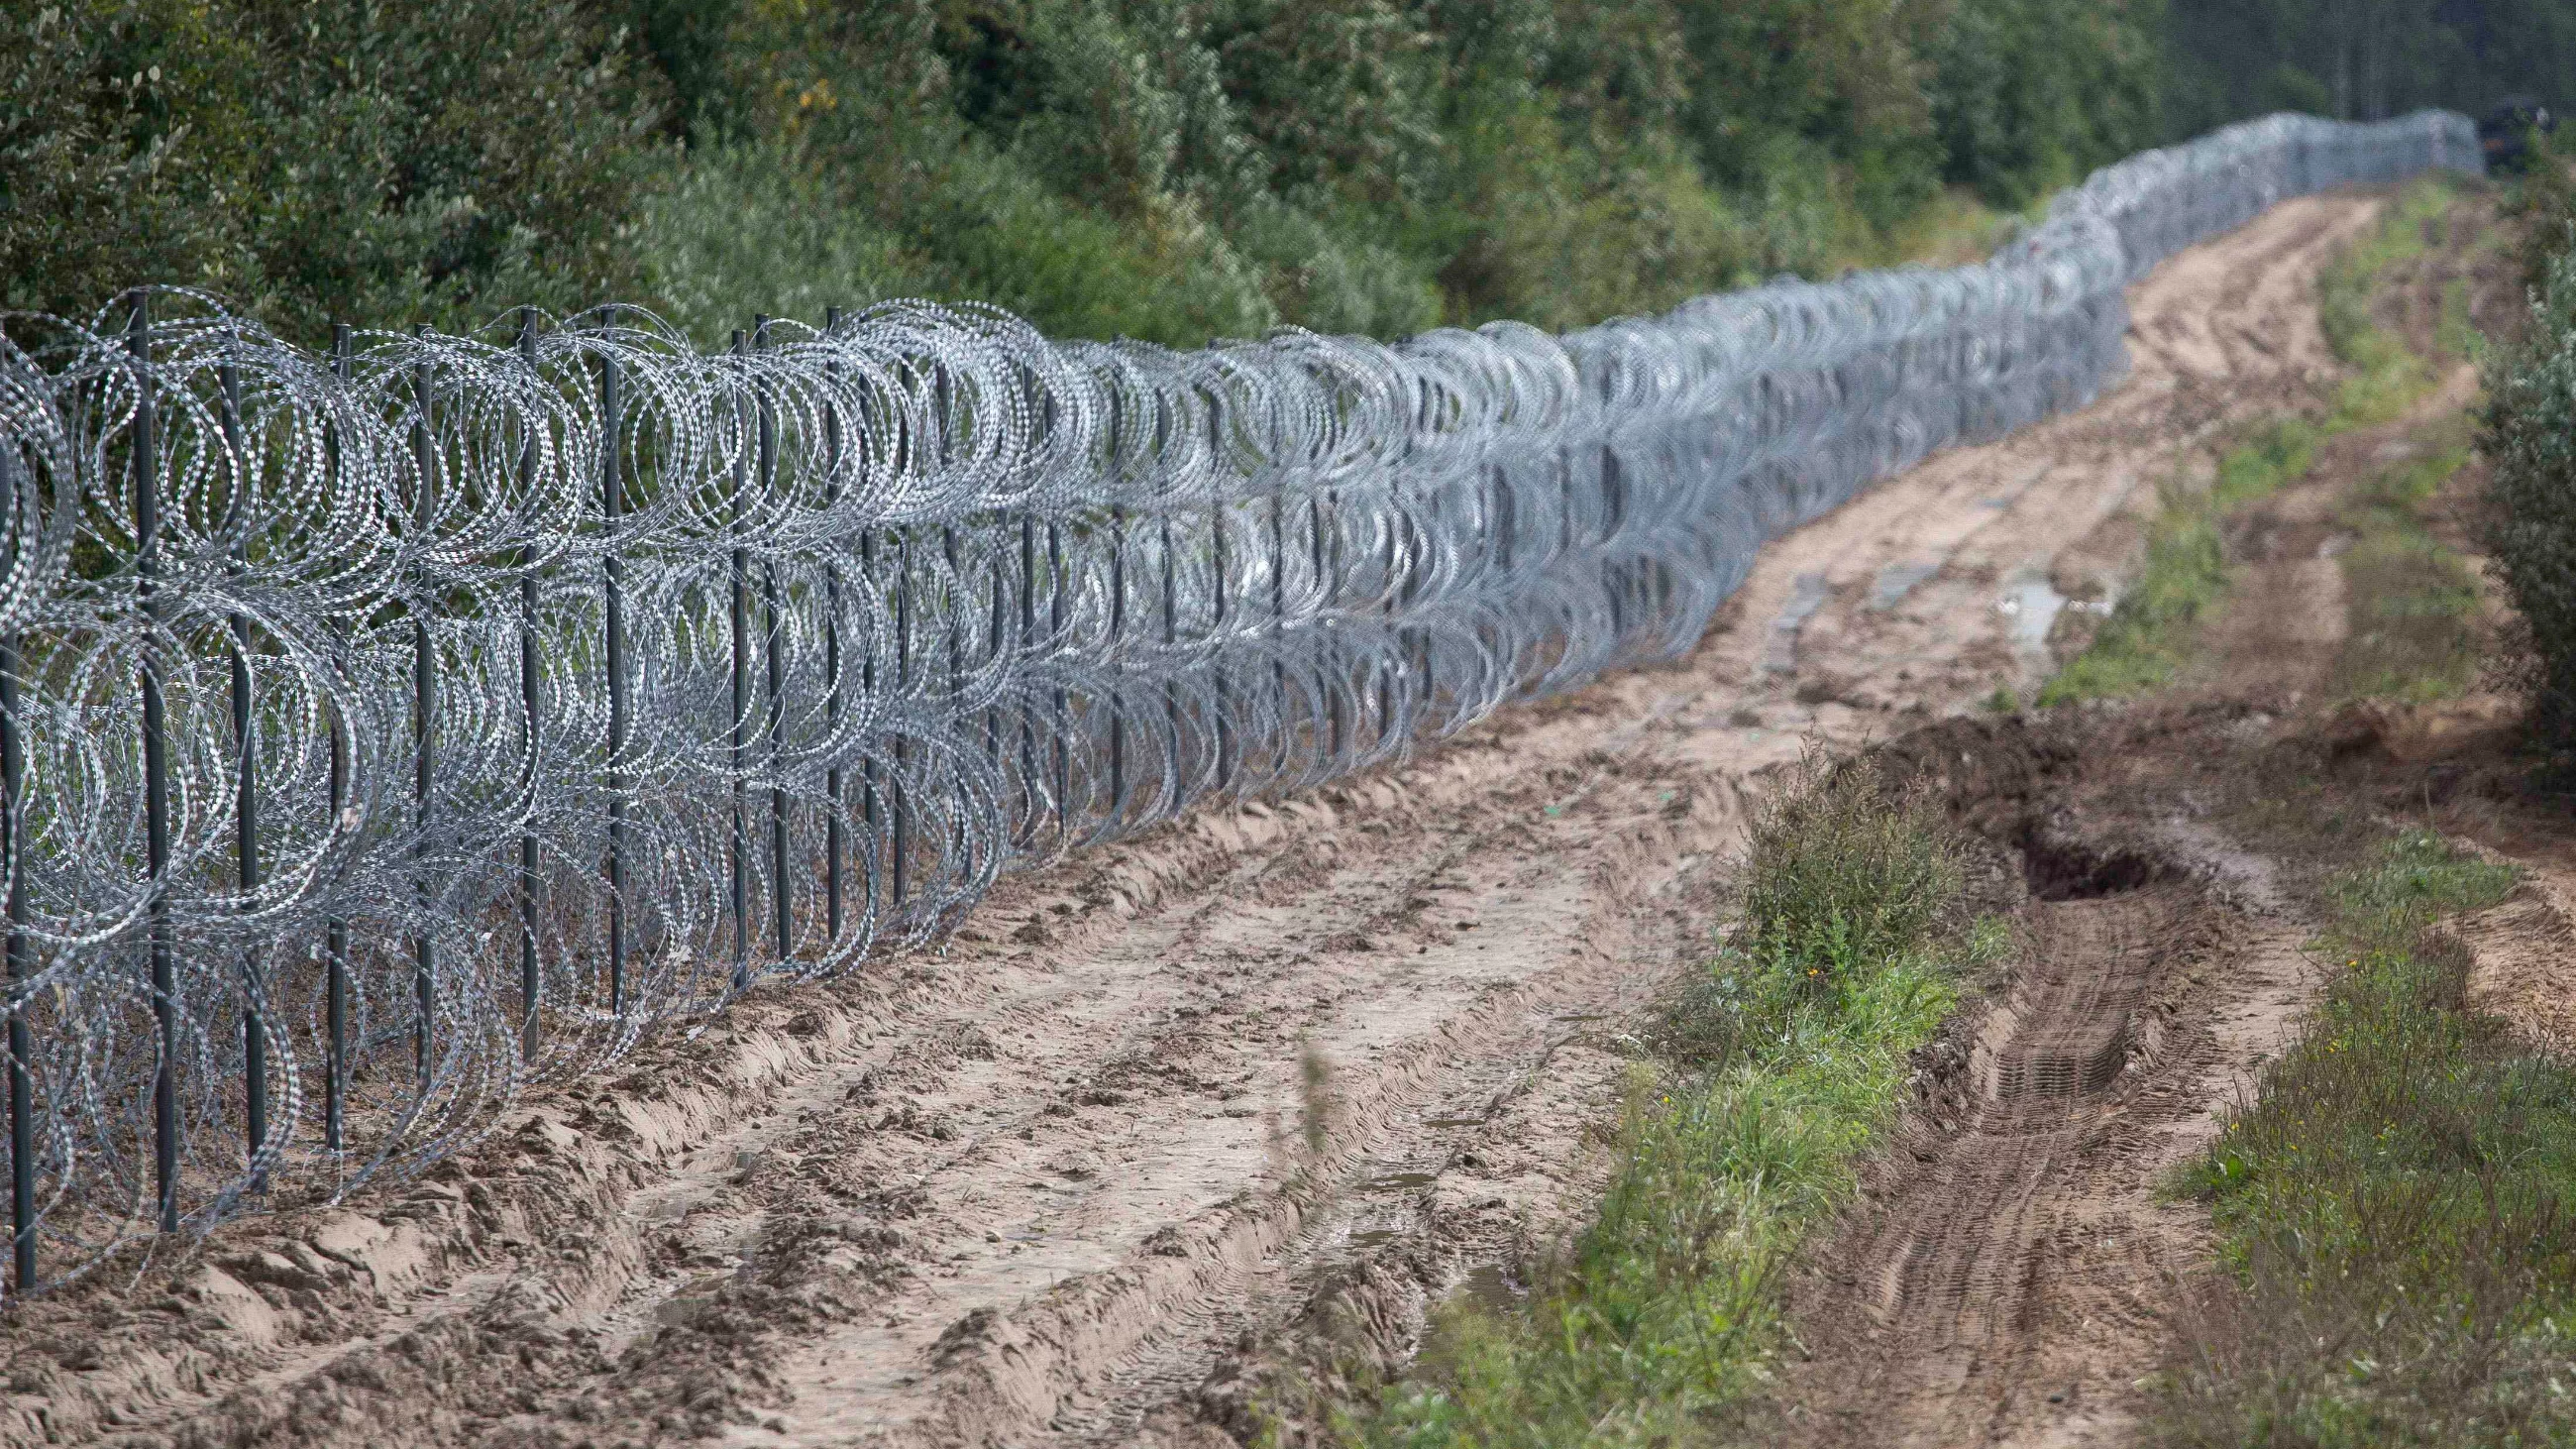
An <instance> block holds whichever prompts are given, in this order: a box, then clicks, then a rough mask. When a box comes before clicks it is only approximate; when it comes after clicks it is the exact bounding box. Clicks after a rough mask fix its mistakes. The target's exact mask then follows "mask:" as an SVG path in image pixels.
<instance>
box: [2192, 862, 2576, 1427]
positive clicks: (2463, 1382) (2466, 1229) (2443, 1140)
mask: <svg viewBox="0 0 2576 1449" xmlns="http://www.w3.org/2000/svg"><path fill="white" fill-rule="evenodd" d="M2511 880H2512V874H2511V872H2510V870H2509V869H2507V868H2505V867H2501V866H2496V865H2492V864H2488V863H2486V862H2483V861H2480V860H2477V859H2475V858H2472V857H2469V856H2465V855H2463V854H2460V853H2458V852H2456V851H2454V850H2452V849H2451V848H2450V847H2449V846H2447V845H2446V844H2445V843H2444V842H2443V841H2442V840H2441V839H2440V838H2438V837H2436V836H2432V835H2429V834H2421V833H2415V834H2407V835H2403V836H2400V837H2398V838H2396V839H2393V840H2390V841H2388V842H2386V843H2385V845H2384V846H2383V847H2382V848H2381V850H2380V852H2379V853H2378V856H2377V858H2376V859H2373V860H2370V861H2368V862H2367V863H2366V864H2364V865H2362V866H2361V867H2359V868H2357V869H2354V870H2351V871H2348V872H2346V873H2345V874H2344V875H2343V876H2341V877H2340V878H2339V879H2338V880H2337V881H2336V882H2335V887H2334V890H2333V891H2332V900H2333V904H2334V916H2333V925H2332V928H2331V930H2330V931H2329V932H2328V934H2327V936H2326V938H2325V940H2324V941H2323V942H2321V946H2322V948H2323V949H2324V951H2325V952H2326V954H2325V956H2324V959H2325V960H2327V961H2328V962H2329V963H2330V964H2331V967H2332V970H2333V976H2332V979H2331V982H2330V984H2329V986H2328V987H2327V990H2326V993H2325V997H2324V1000H2323V1001H2322V1003H2321V1004H2320V1005H2319V1006H2318V1007H2317V1009H2316V1012H2315V1014H2314V1016H2313V1017H2312V1018H2311V1020H2310V1021H2309V1023H2308V1025H2307V1027H2306V1029H2305V1030H2304V1032H2303V1033H2302V1034H2301V1036H2300V1038H2299V1040H2298V1041H2297V1043H2296V1044H2295V1045H2294V1046H2293V1047H2291V1048H2290V1050H2289V1051H2288V1052H2287V1053H2286V1054H2284V1055H2283V1056H2282V1057H2281V1058H2280V1059H2279V1060H2278V1061H2276V1062H2275V1063H2274V1064H2273V1065H2272V1066H2271V1068H2270V1069H2269V1070H2268V1071H2267V1072H2266V1073H2265V1074H2264V1077H2263V1080H2262V1083H2261V1088H2260V1092H2259V1095H2258V1096H2257V1097H2256V1098H2255V1100H2254V1101H2253V1103H2252V1104H2251V1105H2250V1106H2248V1107H2246V1108H2244V1109H2243V1110H2241V1111H2240V1112H2238V1113H2237V1114H2236V1115H2235V1117H2234V1118H2233V1119H2232V1120H2231V1121H2230V1122H2229V1123H2228V1125H2227V1126H2226V1128H2225V1130H2224V1131H2223V1133H2222V1134H2221V1136H2220V1138H2219V1141H2218V1143H2217V1144H2216V1145H2215V1146H2214V1147H2213V1148H2212V1149H2211V1150H2210V1151H2209V1152H2208V1153H2207V1154H2206V1156H2205V1157H2204V1158H2203V1159H2202V1160H2201V1161H2199V1162H2198V1163H2196V1164H2194V1165H2193V1166H2192V1167H2191V1168H2190V1169H2189V1171H2188V1173H2187V1176H2186V1180H2185V1182H2184V1184H2183V1186H2184V1187H2185V1188H2186V1189H2187V1190H2188V1191H2190V1192H2193V1193H2195V1194H2197V1195H2199V1196H2200V1197H2202V1198H2204V1199H2205V1200H2207V1201H2208V1202H2209V1204H2210V1206H2211V1210H2212V1212H2213V1214H2214V1216H2215V1219H2216V1222H2217V1225H2218V1229H2219V1232H2220V1243H2221V1248H2220V1251H2221V1261H2222V1263H2223V1265H2224V1266H2225V1268H2226V1269H2227V1270H2228V1271H2229V1272H2230V1273H2231V1274H2232V1275H2233V1277H2234V1278H2235V1280H2236V1283H2237V1284H2238V1285H2239V1287H2240V1288H2241V1289H2242V1291H2241V1293H2238V1294H2234V1295H2230V1296H2229V1297H2228V1299H2227V1300H2226V1301H2225V1302H2223V1303H2221V1304H2219V1305H2217V1306H2216V1307H2215V1308H2213V1309H2212V1310H2211V1311H2210V1313H2209V1314H2208V1315H2207V1317H2206V1319H2205V1321H2204V1322H2202V1323H2201V1324H2200V1325H2199V1328H2198V1331H2197V1332H2196V1334H2195V1335H2194V1339H2195V1341H2194V1343H2193V1344H2192V1350H2193V1352H2192V1357H2191V1358H2190V1360H2189V1361H2188V1362H2187V1363H2186V1364H2185V1365H2184V1366H2183V1367H2181V1368H2180V1369H2178V1370H2177V1371H2176V1372H2174V1373H2173V1374H2171V1375H2169V1376H2168V1379H2167V1381H2166V1382H2165V1383H2164V1384H2163V1386H2162V1388H2161V1391H2160V1393H2161V1396H2160V1402H2159V1405H2158V1408H2157V1411H2156V1413H2155V1415H2154V1417H2153V1419H2152V1421H2151V1423H2150V1425H2149V1433H2148V1435H2147V1440H2148V1442H2150V1443H2154V1444H2160V1445H2211V1446H2215V1445H2231V1446H2232V1445H2256V1444H2260V1445H2311V1446H2343V1445H2354V1446H2359V1445H2391V1444H2424V1445H2436V1444H2438V1445H2484V1444H2493V1445H2507V1444H2516V1445H2519V1444H2544V1443H2566V1442H2569V1440H2570V1438H2571V1437H2576V1396H2571V1394H2576V1373H2571V1370H2576V1213H2571V1211H2570V1208H2571V1206H2576V1199H2571V1190H2576V1069H2571V1068H2570V1067H2569V1066H2568V1065H2567V1064H2565V1063H2561V1062H2557V1061H2554V1060H2551V1059H2548V1058H2544V1057H2539V1056H2534V1055H2531V1054H2529V1053H2527V1052H2525V1051H2523V1050H2522V1049H2520V1048H2519V1047H2517V1046H2516V1045H2515V1044H2514V1043H2513V1042H2512V1041H2510V1040H2509V1039H2507V1038H2506V1037H2504V1036H2503V1035H2502V1034H2501V1033H2500V1032H2499V1031H2498V1030H2497V1028H2496V1026H2495V1024H2494V1023H2493V1022H2492V1021H2490V1020H2488V1019H2485V1018H2482V1017H2480V1016H2478V1015H2476V1014H2475V1013H2472V1012H2469V1011H2467V1010H2465V1009H2464V1008H2463V1005H2462V988H2463V984H2464V981H2465V978H2466V972H2467V965H2468V963H2467V960H2466V955H2465V952H2464V951H2463V950H2462V949H2461V948H2460V947H2459V946H2458V945H2457V943H2456V942H2453V941H2450V940H2447V939H2445V938H2443V937H2441V936H2439V935H2436V934H2433V933H2431V932H2430V931H2429V930H2428V929H2427V928H2428V927H2429V926H2430V925H2431V924H2432V923H2433V922H2434V921H2435V920H2436V919H2437V918H2439V917H2440V916H2442V915H2445V914H2448V913H2450V912H2455V911H2462V910H2471V909H2476V908H2478V907H2481V906H2484V905H2488V904H2492V903H2493V902H2495V901H2496V900H2498V899H2500V898H2501V897H2502V896H2503V895H2504V893H2505V891H2506V890H2507V889H2508V888H2509V886H2510V884H2511Z"/></svg>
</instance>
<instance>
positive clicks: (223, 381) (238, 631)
mask: <svg viewBox="0 0 2576 1449" xmlns="http://www.w3.org/2000/svg"><path fill="white" fill-rule="evenodd" d="M215 377H216V384H217V386H218V388H219V389H220V390H221V392H222V398H223V414H222V420H223V431H224V449H225V451H226V453H228V454H229V455H230V458H231V468H232V488H231V493H230V496H229V497H227V498H226V499H225V500H224V505H225V506H224V514H225V523H226V528H227V531H230V532H232V534H233V547H232V556H233V557H232V567H233V572H234V573H236V574H239V573H241V572H242V571H244V570H245V569H246V568H247V567H248V566H249V555H248V551H247V549H248V545H247V542H246V541H245V540H244V539H243V538H242V536H241V533H240V530H242V529H243V528H246V527H247V526H248V524H249V519H248V512H249V508H250V502H249V496H250V491H251V486H252V485H251V479H252V478H253V477H254V476H255V473H254V470H253V467H252V464H251V459H250V452H249V448H248V445H247V443H246V441H245V440H244V439H243V437H242V422H241V370H240V369H239V368H237V367H236V366H234V365H233V362H232V359H230V358H226V359H225V360H224V361H223V362H222V363H220V364H218V365H217V367H216V369H215ZM232 636H233V638H232V661H231V662H232V696H233V697H232V705H233V749H234V751H235V758H234V764H233V802H234V803H233V825H234V832H235V833H234V838H233V858H234V862H235V873H236V875H237V876H238V878H239V879H238V885H239V891H240V908H241V909H242V910H243V911H244V912H248V911H250V910H252V909H254V907H255V902H256V897H257V895H258V893H259V884H260V882H259V757H258V753H257V751H258V734H257V731H256V729H255V727H254V725H253V723H252V717H251V678H250V621H249V620H248V619H246V618H244V617H243V616H242V615H240V614H238V613H236V614H234V615H233V617H232ZM241 971H242V1105H243V1119H244V1121H243V1125H244V1128H245V1133H246V1136H247V1137H248V1139H249V1151H250V1161H251V1164H252V1166H253V1168H254V1170H256V1168H257V1166H258V1164H259V1160H260V1156H261V1153H262V1151H263V1149H265V1148H266V1147H267V1145H268V1027H267V1023H266V1021H265V1020H263V1017H264V1015H265V1013H266V1011H267V983H266V982H265V981H264V980H262V978H261V969H260V957H259V948H258V947H257V946H245V947H243V948H242V962H241Z"/></svg>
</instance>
